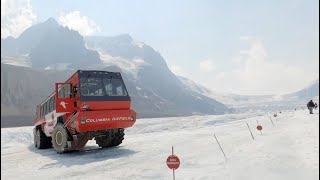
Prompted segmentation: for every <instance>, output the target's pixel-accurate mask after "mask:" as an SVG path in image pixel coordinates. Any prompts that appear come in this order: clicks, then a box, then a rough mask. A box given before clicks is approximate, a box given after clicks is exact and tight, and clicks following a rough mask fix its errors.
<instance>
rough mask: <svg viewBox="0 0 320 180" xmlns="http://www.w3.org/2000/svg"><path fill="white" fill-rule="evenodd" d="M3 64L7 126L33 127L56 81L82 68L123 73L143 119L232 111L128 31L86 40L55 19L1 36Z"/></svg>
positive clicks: (3, 119) (4, 120) (3, 108)
mask: <svg viewBox="0 0 320 180" xmlns="http://www.w3.org/2000/svg"><path fill="white" fill-rule="evenodd" d="M1 63H2V64H1V65H2V66H1V112H2V113H1V126H2V127H3V126H19V125H32V120H33V115H34V110H35V107H36V105H37V104H39V103H40V102H41V101H42V100H43V99H44V98H46V97H47V96H48V95H49V94H50V93H52V92H53V87H54V82H57V81H60V82H64V81H65V80H66V79H67V78H68V76H70V75H71V74H72V73H74V72H75V70H77V69H97V70H107V71H119V72H122V74H123V77H124V80H125V83H126V86H127V89H128V91H129V94H130V95H131V97H132V104H133V108H134V109H135V110H136V111H137V112H138V117H140V118H142V117H163V116H188V115H195V114H223V113H228V112H231V111H232V109H231V108H228V107H227V106H225V105H224V104H222V103H220V102H218V101H216V100H215V99H214V98H211V97H208V96H206V95H204V94H202V93H198V92H196V91H194V90H193V89H192V88H191V87H188V85H186V84H185V83H183V82H182V81H181V80H180V79H179V78H178V77H176V76H175V75H174V74H173V73H172V72H171V71H170V70H169V68H168V66H167V64H166V62H165V60H164V59H163V58H162V56H161V55H160V54H159V53H158V52H156V51H155V50H154V49H153V48H152V47H150V46H148V45H147V44H145V43H142V42H139V41H136V40H134V39H133V38H132V37H130V36H129V35H119V36H115V37H86V38H83V37H82V36H81V35H80V34H79V33H78V32H77V31H74V30H70V29H69V28H67V27H62V26H60V25H59V24H58V23H57V22H56V21H55V20H54V19H52V18H50V19H48V20H47V21H46V22H44V23H40V24H37V25H34V26H32V27H30V28H28V29H27V30H26V31H24V32H23V33H22V34H21V35H20V36H19V37H18V38H17V39H14V38H12V37H9V38H6V39H1ZM21 66H24V67H21ZM17 124H19V125H17Z"/></svg>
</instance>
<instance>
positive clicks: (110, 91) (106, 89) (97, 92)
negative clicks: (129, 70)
mask: <svg viewBox="0 0 320 180" xmlns="http://www.w3.org/2000/svg"><path fill="white" fill-rule="evenodd" d="M80 84H81V87H80V94H81V96H127V91H126V89H125V86H124V83H123V82H122V80H121V79H107V78H99V77H88V78H81V79H80Z"/></svg>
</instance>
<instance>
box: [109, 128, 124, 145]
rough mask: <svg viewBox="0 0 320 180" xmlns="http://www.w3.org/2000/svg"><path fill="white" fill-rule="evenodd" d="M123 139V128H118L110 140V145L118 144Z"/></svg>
mask: <svg viewBox="0 0 320 180" xmlns="http://www.w3.org/2000/svg"><path fill="white" fill-rule="evenodd" d="M123 139H124V129H119V130H118V132H117V133H116V134H115V137H114V138H113V140H112V146H119V145H120V144H121V143H122V141H123Z"/></svg>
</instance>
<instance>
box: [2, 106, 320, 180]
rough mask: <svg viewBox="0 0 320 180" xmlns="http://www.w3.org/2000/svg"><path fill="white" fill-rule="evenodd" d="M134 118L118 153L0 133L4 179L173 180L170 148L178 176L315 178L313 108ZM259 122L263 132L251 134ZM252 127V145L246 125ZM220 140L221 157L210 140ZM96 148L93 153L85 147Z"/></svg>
mask: <svg viewBox="0 0 320 180" xmlns="http://www.w3.org/2000/svg"><path fill="white" fill-rule="evenodd" d="M267 115H270V116H272V114H258V113H256V114H253V113H246V114H235V115H232V114H229V115H219V116H192V117H179V118H157V119H139V120H138V121H137V123H136V124H135V125H134V127H132V128H130V129H127V130H126V136H125V140H124V142H123V143H122V144H121V145H120V146H119V147H116V148H109V149H97V146H96V145H95V142H94V141H90V142H89V144H87V146H86V149H87V150H84V151H79V152H72V153H65V154H56V153H55V152H54V150H53V149H47V150H38V149H35V148H34V146H33V144H32V141H33V138H32V127H21V128H2V129H1V178H3V179H32V180H34V179H77V180H78V179H99V180H101V179H125V180H128V179H130V180H131V179H166V180H167V179H172V171H171V170H170V169H168V167H167V165H166V163H165V162H166V159H167V157H168V156H169V155H170V154H171V146H174V151H175V154H176V155H177V156H178V157H179V158H180V161H181V165H180V167H179V169H177V170H176V171H175V173H176V179H177V180H178V179H194V180H198V179H199V180H200V179H209V180H213V179H214V180H220V179H221V180H225V179H226V180H231V179H232V180H234V179H239V180H250V179H252V180H253V179H254V180H257V179H258V180H286V179H288V180H289V179H290V180H313V179H314V180H316V179H318V178H319V161H318V160H319V111H316V112H315V114H313V115H310V114H308V112H307V110H297V111H286V112H282V113H281V114H278V117H277V118H272V119H273V121H274V125H275V126H274V127H273V126H272V123H271V121H270V119H269V118H268V116H267ZM256 120H258V122H259V124H260V125H262V127H263V130H262V134H260V132H259V131H258V130H256V126H257V122H256ZM245 122H248V124H249V125H250V127H251V130H252V132H253V135H254V137H255V140H252V138H251V135H250V132H249V131H248V128H247V125H246V123H245ZM214 134H215V135H216V137H217V138H218V140H219V141H220V144H221V146H222V147H223V149H224V152H225V154H226V156H227V159H225V158H224V156H223V154H222V152H221V151H220V149H219V146H218V144H217V143H216V141H215V138H214ZM89 149H96V150H89Z"/></svg>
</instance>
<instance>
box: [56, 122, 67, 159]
mask: <svg viewBox="0 0 320 180" xmlns="http://www.w3.org/2000/svg"><path fill="white" fill-rule="evenodd" d="M67 143H68V132H67V130H66V128H64V127H63V125H62V124H61V123H58V124H56V126H55V127H54V130H53V132H52V145H53V148H54V150H55V151H57V153H59V154H61V153H63V152H64V151H65V148H66V147H67Z"/></svg>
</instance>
